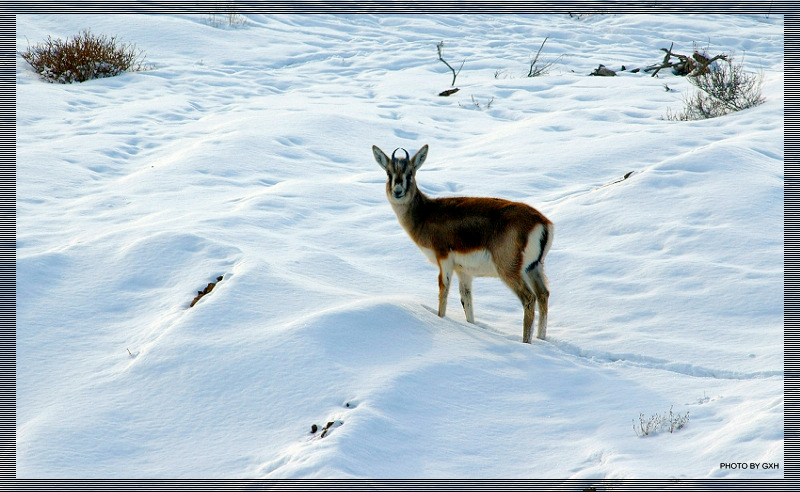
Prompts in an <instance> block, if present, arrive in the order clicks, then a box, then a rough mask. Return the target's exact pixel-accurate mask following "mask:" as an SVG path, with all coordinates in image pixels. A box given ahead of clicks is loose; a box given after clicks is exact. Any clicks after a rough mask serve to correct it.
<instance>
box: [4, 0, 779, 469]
mask: <svg viewBox="0 0 800 492" xmlns="http://www.w3.org/2000/svg"><path fill="white" fill-rule="evenodd" d="M218 20H219V19H218ZM241 20H244V21H245V23H244V25H240V26H233V27H228V26H226V25H225V24H224V22H223V23H219V24H218V25H212V24H215V22H212V19H210V17H209V16H204V15H196V16H151V17H148V16H124V17H123V16H119V17H117V16H109V15H106V16H84V15H72V16H58V15H42V16H19V17H18V18H17V48H18V49H19V50H24V49H25V48H26V47H27V46H28V43H31V44H35V43H37V42H40V41H43V40H44V39H45V38H46V37H47V36H48V35H50V36H53V37H60V38H66V37H69V36H72V35H74V34H77V33H78V32H79V31H80V30H81V29H83V28H89V29H91V31H92V32H93V33H96V34H107V35H116V36H118V37H119V39H120V40H121V41H124V42H134V43H136V45H137V46H138V47H139V48H140V49H142V50H144V52H145V53H146V55H147V62H149V63H150V64H152V66H153V67H152V68H153V69H152V70H149V71H145V72H138V73H129V74H124V75H122V76H119V77H114V78H108V79H102V80H94V81H90V82H87V83H83V84H72V85H59V84H48V83H45V82H43V81H42V80H40V79H39V78H38V76H37V75H36V74H35V73H33V71H32V70H31V69H30V67H29V66H28V65H27V64H26V63H25V62H24V61H23V60H22V59H21V58H18V61H17V197H18V199H17V207H18V208H17V213H18V216H17V240H18V250H17V440H16V445H17V474H18V477H19V478H111V477H127V478H144V477H148V478H202V477H230V478H259V477H269V478H282V477H295V478H300V477H315V478H330V477H358V478H583V479H601V478H704V477H705V478H780V477H782V476H783V456H784V452H783V438H784V433H783V405H784V403H783V381H784V380H783V354H784V351H783V108H784V105H783V90H784V88H783V76H784V55H783V19H782V17H780V16H776V15H770V16H764V15H761V16H756V15H752V16H749V15H748V16H733V15H696V16H687V15H680V16H672V17H671V16H647V15H589V16H582V17H570V16H568V15H552V16H489V15H463V16H462V15H451V16H444V15H441V16H399V15H387V16H313V17H309V16H272V17H271V16H260V15H252V16H247V17H244V18H242V19H241ZM545 38H547V39H548V40H547V43H546V44H545V46H544V49H543V51H542V55H541V57H540V59H541V60H542V61H544V62H548V61H552V62H554V65H553V66H552V69H551V70H550V73H549V74H547V75H543V76H540V77H535V78H528V77H526V74H527V72H528V68H529V61H530V59H531V56H532V55H534V54H535V53H536V51H537V50H538V48H539V46H540V45H541V43H542V41H543V40H544V39H545ZM439 41H444V42H445V48H444V53H443V54H444V57H445V59H446V60H448V61H449V62H450V63H451V65H454V66H455V67H456V68H457V67H458V65H460V64H461V61H462V60H466V61H465V62H464V65H463V70H462V71H461V73H460V74H459V75H458V78H457V81H456V84H455V85H456V86H457V87H459V88H460V91H459V92H458V93H456V94H454V95H452V96H450V97H439V96H438V95H437V94H438V93H439V92H440V91H443V90H445V89H449V88H450V83H451V80H452V74H451V72H450V71H449V70H448V69H447V67H446V66H445V65H444V64H443V63H441V62H440V61H439V60H438V59H437V55H436V44H437V43H438V42H439ZM673 42H674V51H676V52H678V53H691V51H692V49H693V47H694V46H695V45H697V46H698V47H701V48H706V47H707V48H708V51H709V53H710V54H712V55H713V54H719V53H723V52H726V53H729V52H731V51H734V52H735V54H736V60H737V61H738V62H741V61H743V63H744V66H745V68H746V69H747V70H749V71H751V72H761V73H762V74H763V94H764V96H765V97H766V102H765V103H764V104H763V105H761V106H758V107H756V108H753V109H749V110H746V111H742V112H739V113H735V114H731V115H728V116H725V117H721V118H716V119H712V120H705V121H694V122H675V121H669V120H667V119H665V115H666V114H667V112H668V111H673V112H677V111H679V110H680V109H681V108H682V107H683V97H684V96H686V95H688V94H690V93H691V91H693V89H692V88H691V85H690V84H689V82H688V81H687V80H685V79H684V78H681V77H677V76H674V75H672V74H671V73H667V71H666V70H664V71H662V73H661V74H660V76H659V77H656V78H653V77H650V76H649V75H646V74H643V73H638V74H634V73H630V69H631V68H634V67H645V66H648V65H651V64H655V63H658V62H659V61H660V60H661V59H662V57H663V52H661V51H660V49H661V48H668V47H669V46H670V44H671V43H673ZM601 63H602V64H604V65H606V66H607V67H609V68H614V69H618V68H619V66H621V65H625V66H626V67H628V71H626V72H621V73H620V74H619V76H617V77H613V78H609V77H590V76H588V74H589V73H590V72H591V71H592V70H593V69H594V68H596V67H597V65H598V64H601ZM668 88H669V90H667V89H668ZM426 143H427V144H429V145H430V153H429V156H428V160H427V162H426V164H425V166H424V167H423V168H422V169H421V170H420V172H419V174H418V180H419V183H420V186H421V188H422V189H423V191H424V192H425V193H427V194H429V195H431V196H453V195H473V196H500V197H504V198H509V199H513V200H520V201H524V202H526V203H529V204H531V205H533V206H535V207H536V208H538V209H539V210H541V211H542V212H543V213H544V214H545V215H547V216H548V217H549V218H550V219H551V220H552V221H553V222H554V223H555V226H556V234H555V241H554V245H553V248H552V250H551V252H550V254H549V256H548V258H547V273H548V276H549V278H550V287H551V291H552V295H551V298H550V301H551V303H550V316H549V326H548V332H547V333H548V336H547V339H546V340H544V341H541V340H534V342H533V344H531V345H527V344H523V343H521V335H522V327H521V325H522V307H521V306H520V304H519V301H518V300H517V299H516V298H515V296H514V294H513V293H512V292H511V291H510V290H508V289H507V288H506V287H505V286H504V285H503V284H502V283H501V282H500V281H498V280H497V279H476V281H475V284H474V291H475V294H474V299H475V315H476V320H477V324H475V325H472V324H468V323H466V321H465V318H464V313H463V312H462V310H461V309H460V305H459V302H458V289H457V288H454V289H451V293H450V305H449V307H450V309H449V310H448V313H447V316H446V317H445V318H443V319H442V318H439V317H437V315H436V308H437V294H438V286H437V281H436V276H437V273H438V271H437V269H436V268H435V267H434V266H433V265H431V264H430V263H428V262H427V261H426V259H425V258H424V256H423V255H422V254H421V253H420V252H419V250H418V249H417V248H416V246H414V244H413V243H412V242H411V240H410V239H409V238H408V236H407V235H406V234H405V232H404V231H403V230H402V228H401V227H400V225H399V224H398V222H397V220H396V218H395V216H394V214H393V212H392V210H391V207H390V205H389V203H388V202H387V200H386V196H385V193H384V178H385V173H384V172H383V171H382V170H381V169H380V168H379V167H378V166H377V164H376V163H375V161H374V160H373V157H372V153H371V150H370V147H371V146H372V145H373V144H375V145H378V146H379V147H381V148H383V149H384V150H387V151H391V150H393V149H394V148H396V147H405V148H407V149H409V151H411V152H414V151H416V149H418V148H419V147H421V146H422V145H423V144H426ZM629 172H633V174H631V175H630V177H629V178H628V179H626V180H624V181H621V182H617V183H613V182H615V181H617V180H620V179H621V178H622V177H623V176H624V175H626V174H627V173H629ZM612 183H613V184H612ZM605 185H608V186H605ZM220 275H221V276H223V280H222V281H221V282H219V284H217V286H216V288H215V289H214V290H213V291H212V292H211V293H210V294H209V295H207V296H205V297H204V298H202V299H201V300H200V301H199V302H198V303H197V305H196V306H195V307H193V308H189V307H188V306H189V303H190V301H191V300H192V298H193V297H194V296H195V294H196V291H197V290H200V289H202V288H204V287H205V286H206V284H207V283H208V282H212V281H214V280H215V279H216V277H217V276H220ZM670 409H672V410H673V411H674V413H675V414H678V415H685V414H686V413H687V412H688V413H689V422H688V424H687V425H686V426H685V427H684V428H682V429H680V430H677V431H676V432H674V433H670V432H669V431H666V430H664V431H661V432H659V433H657V434H655V435H650V436H647V437H639V436H637V434H636V433H635V432H634V423H635V424H637V425H638V422H639V416H640V414H644V415H645V419H647V418H648V417H649V416H651V415H654V414H659V415H663V414H665V413H668V412H669V410H670ZM328 422H334V424H333V425H332V426H331V427H330V428H329V429H328V430H327V431H326V434H325V437H324V438H323V437H321V434H322V429H323V428H324V427H326V426H327V423H328ZM312 425H316V426H318V427H319V428H320V430H318V432H316V433H314V434H312V433H311V428H312ZM720 463H746V464H747V468H746V469H741V468H735V469H727V468H721V467H720ZM751 463H757V464H759V467H758V469H751V468H750V464H751ZM763 463H777V464H778V465H779V468H778V469H766V470H765V469H763V467H762V466H761V464H763Z"/></svg>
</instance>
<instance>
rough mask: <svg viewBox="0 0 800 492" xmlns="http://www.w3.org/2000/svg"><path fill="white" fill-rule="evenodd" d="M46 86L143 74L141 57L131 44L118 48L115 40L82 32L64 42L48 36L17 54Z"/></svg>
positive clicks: (144, 67)
mask: <svg viewBox="0 0 800 492" xmlns="http://www.w3.org/2000/svg"><path fill="white" fill-rule="evenodd" d="M20 55H21V56H22V58H24V59H25V61H27V62H28V63H30V65H31V66H32V67H33V69H34V70H35V71H36V73H38V74H39V75H41V76H42V78H44V79H45V80H46V81H48V82H59V83H62V84H70V83H72V82H84V81H87V80H91V79H99V78H103V77H113V76H114V75H119V74H120V73H122V72H135V71H139V70H145V69H146V66H145V65H144V55H143V53H142V51H140V50H137V49H136V47H135V46H134V45H133V44H118V43H117V38H116V37H115V36H112V37H110V38H109V37H107V36H105V35H99V36H98V35H94V34H92V33H90V32H89V31H88V30H84V31H82V32H81V33H80V34H78V35H77V36H74V37H72V38H70V39H68V40H66V41H64V40H61V39H53V38H52V37H50V36H48V37H47V40H46V41H45V42H44V43H41V44H37V45H35V46H33V47H28V49H27V50H26V51H25V52H23V53H20Z"/></svg>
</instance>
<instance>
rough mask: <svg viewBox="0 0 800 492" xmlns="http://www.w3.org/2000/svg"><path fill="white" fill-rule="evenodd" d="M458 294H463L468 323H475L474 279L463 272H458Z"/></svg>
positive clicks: (463, 304)
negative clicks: (473, 309)
mask: <svg viewBox="0 0 800 492" xmlns="http://www.w3.org/2000/svg"><path fill="white" fill-rule="evenodd" d="M458 292H459V293H460V294H461V305H462V306H464V314H466V315H467V322H468V323H474V322H475V315H474V314H473V312H472V277H471V276H470V275H468V274H466V273H464V272H462V271H459V272H458Z"/></svg>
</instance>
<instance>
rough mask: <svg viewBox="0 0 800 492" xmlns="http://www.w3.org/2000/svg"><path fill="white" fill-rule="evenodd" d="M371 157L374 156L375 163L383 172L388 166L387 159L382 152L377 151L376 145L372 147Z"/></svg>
mask: <svg viewBox="0 0 800 492" xmlns="http://www.w3.org/2000/svg"><path fill="white" fill-rule="evenodd" d="M372 155H374V156H375V161H376V162H377V163H378V165H379V166H381V167H382V168H383V170H384V171H385V170H386V166H388V165H389V157H387V156H386V154H384V153H383V151H382V150H381V149H379V148H378V147H377V146H376V145H373V146H372Z"/></svg>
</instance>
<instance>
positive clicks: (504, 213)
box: [372, 145, 553, 343]
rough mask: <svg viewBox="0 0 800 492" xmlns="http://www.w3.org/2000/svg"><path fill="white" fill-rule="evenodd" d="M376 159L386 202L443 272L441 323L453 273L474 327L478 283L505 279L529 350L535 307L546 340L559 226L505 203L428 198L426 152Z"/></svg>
mask: <svg viewBox="0 0 800 492" xmlns="http://www.w3.org/2000/svg"><path fill="white" fill-rule="evenodd" d="M397 150H403V152H404V153H405V157H396V156H395V154H396V153H397ZM372 153H373V155H374V156H375V160H376V161H377V162H378V165H380V166H381V167H382V168H383V169H384V170H385V171H386V176H387V179H386V196H387V197H388V198H389V203H390V204H391V205H392V209H393V210H394V213H395V214H396V215H397V219H398V220H399V221H400V225H401V226H403V229H405V230H406V232H407V233H408V235H409V236H411V239H412V240H413V241H414V242H415V243H416V244H417V246H418V247H419V248H420V249H421V250H422V252H423V254H425V256H426V257H427V258H428V260H430V261H431V263H433V264H434V265H437V266H438V267H439V316H440V317H444V314H445V310H446V309H447V294H448V292H449V290H450V280H451V278H452V275H453V272H454V271H455V272H456V274H457V275H458V283H459V288H458V290H459V292H460V294H461V304H462V305H463V306H464V313H465V314H466V315H467V321H468V322H470V323H474V322H475V316H474V314H473V312H472V279H473V277H500V279H502V280H503V282H505V284H506V285H508V286H509V287H510V288H511V290H513V291H514V293H515V294H517V297H519V300H520V301H521V302H522V307H523V309H524V310H525V316H524V318H523V321H522V341H523V342H525V343H531V327H532V326H533V318H534V305H535V304H538V306H539V324H538V325H537V328H536V338H540V339H544V337H545V331H546V329H547V301H548V298H549V296H550V290H549V287H548V282H547V277H546V276H545V274H544V257H545V256H546V255H547V252H548V251H549V250H550V245H551V244H552V243H553V223H552V222H550V221H549V220H547V218H546V217H545V216H544V215H542V214H541V213H540V212H539V211H538V210H536V209H534V208H533V207H531V206H529V205H526V204H524V203H519V202H511V201H508V200H503V199H500V198H471V197H453V198H429V197H427V196H426V195H425V194H424V193H422V191H420V189H419V188H418V187H417V182H416V172H417V170H419V168H420V167H421V166H422V164H423V163H424V162H425V158H426V157H427V156H428V146H427V145H425V146H424V147H422V148H421V149H419V151H417V153H416V154H414V157H411V158H409V154H408V151H406V150H405V149H395V151H394V152H392V157H391V159H390V158H389V157H387V155H386V154H385V153H384V152H383V151H382V150H381V149H379V148H378V147H376V146H374V145H373V146H372Z"/></svg>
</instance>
